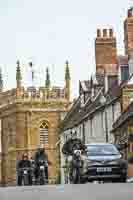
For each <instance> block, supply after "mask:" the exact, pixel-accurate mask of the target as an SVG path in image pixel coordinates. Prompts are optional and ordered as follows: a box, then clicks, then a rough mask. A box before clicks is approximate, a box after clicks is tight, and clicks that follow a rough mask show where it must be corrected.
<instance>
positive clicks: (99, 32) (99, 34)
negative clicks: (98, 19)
mask: <svg viewBox="0 0 133 200" xmlns="http://www.w3.org/2000/svg"><path fill="white" fill-rule="evenodd" d="M97 37H101V30H100V29H97Z"/></svg>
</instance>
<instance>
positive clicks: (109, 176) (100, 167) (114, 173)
mask: <svg viewBox="0 0 133 200" xmlns="http://www.w3.org/2000/svg"><path fill="white" fill-rule="evenodd" d="M86 147H87V157H88V159H87V162H88V163H87V170H86V174H85V177H86V178H87V180H88V181H89V182H92V181H112V182H126V179H127V169H128V163H127V161H126V160H125V159H124V158H123V157H122V154H121V153H120V152H119V151H118V149H117V148H116V147H115V146H114V145H113V144H100V143H96V144H87V145H86Z"/></svg>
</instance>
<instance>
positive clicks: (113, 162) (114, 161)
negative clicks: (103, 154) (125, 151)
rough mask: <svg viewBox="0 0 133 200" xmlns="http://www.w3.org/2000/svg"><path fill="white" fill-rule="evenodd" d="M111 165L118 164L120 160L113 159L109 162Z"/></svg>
mask: <svg viewBox="0 0 133 200" xmlns="http://www.w3.org/2000/svg"><path fill="white" fill-rule="evenodd" d="M109 164H110V165H118V164H119V160H113V161H110V162H109Z"/></svg>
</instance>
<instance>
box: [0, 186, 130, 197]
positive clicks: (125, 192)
mask: <svg viewBox="0 0 133 200" xmlns="http://www.w3.org/2000/svg"><path fill="white" fill-rule="evenodd" d="M68 199H69V200H75V199H76V200H79V199H80V200H88V199H89V200H112V199H113V200H119V199H120V200H133V183H121V184H117V183H113V184H110V183H108V184H92V183H88V184H83V185H72V184H67V185H50V186H21V187H6V188H0V200H68Z"/></svg>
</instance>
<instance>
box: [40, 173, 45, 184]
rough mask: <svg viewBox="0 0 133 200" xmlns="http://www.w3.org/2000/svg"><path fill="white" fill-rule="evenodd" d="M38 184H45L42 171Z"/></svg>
mask: <svg viewBox="0 0 133 200" xmlns="http://www.w3.org/2000/svg"><path fill="white" fill-rule="evenodd" d="M40 185H45V175H44V172H41V173H40Z"/></svg>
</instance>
